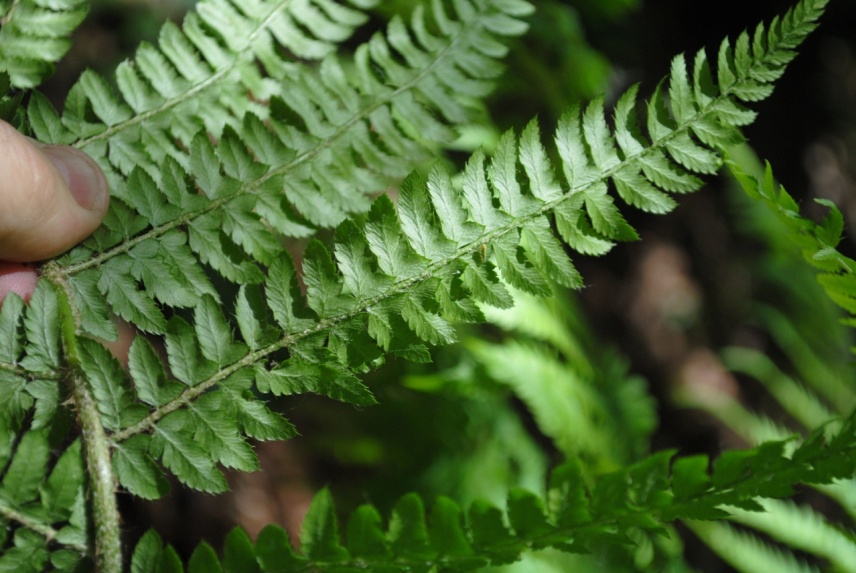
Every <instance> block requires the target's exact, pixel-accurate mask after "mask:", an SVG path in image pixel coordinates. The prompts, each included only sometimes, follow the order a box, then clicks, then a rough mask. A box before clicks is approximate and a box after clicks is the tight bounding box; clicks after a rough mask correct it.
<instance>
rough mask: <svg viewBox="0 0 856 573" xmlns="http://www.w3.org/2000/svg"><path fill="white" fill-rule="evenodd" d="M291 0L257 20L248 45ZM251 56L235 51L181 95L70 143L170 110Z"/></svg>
mask: <svg viewBox="0 0 856 573" xmlns="http://www.w3.org/2000/svg"><path fill="white" fill-rule="evenodd" d="M292 1H293V0H282V2H280V3H279V4H277V5H274V7H273V8H272V9H271V11H270V13H269V14H268V15H267V16H265V17H264V18H263V19H262V20H260V21H259V25H258V26H257V27H256V29H255V30H253V31H252V33H251V34H250V35H249V38H248V42H247V43H248V45H252V41H253V39H255V38H256V36H258V34H259V33H261V32H262V31H265V30H267V26H268V24H269V22H270V20H271V18H273V17H274V16H276V14H277V13H278V12H279V11H280V10H284V9H285V8H286V7H287V6H288V4H291V3H292ZM253 57H254V53H253V51H252V50H251V49H247V50H246V51H244V52H239V53H236V54H235V58H234V59H233V60H232V61H231V62H229V63H228V64H226V65H223V66H222V67H220V69H218V70H216V71H215V72H214V73H213V74H212V75H211V76H209V77H208V78H206V79H205V80H203V81H201V82H199V83H198V84H196V85H195V86H193V87H191V88H190V89H189V90H187V91H186V92H184V93H182V94H181V95H179V96H177V97H175V98H172V99H167V100H166V101H164V102H163V103H162V104H161V105H160V106H158V107H157V108H154V109H150V110H148V111H144V112H143V113H141V114H139V115H136V114H135V115H134V116H133V117H131V118H130V119H127V120H125V121H122V122H119V123H117V124H115V125H111V126H108V127H107V129H105V130H104V131H102V132H101V133H99V134H97V135H93V136H90V137H87V138H84V139H80V140H78V141H76V142H74V143H73V144H72V145H73V146H74V147H77V148H78V149H82V148H84V147H85V146H87V145H89V144H91V143H94V142H96V141H100V140H104V139H108V138H110V137H111V136H113V135H115V134H116V133H118V132H120V131H123V130H125V129H129V128H131V127H133V126H135V125H139V124H141V123H143V122H145V121H146V120H148V119H150V118H152V117H154V116H156V115H158V114H160V113H163V112H165V111H168V110H170V109H172V108H174V107H176V106H178V105H181V104H182V103H184V102H185V101H188V100H190V99H191V98H192V97H193V96H195V95H196V94H198V93H200V92H202V91H203V90H205V89H206V88H208V87H210V86H212V85H213V84H215V83H216V82H217V81H218V80H220V79H221V78H222V77H223V76H225V75H227V74H228V73H230V72H231V71H232V70H234V69H235V68H237V67H238V65H239V64H240V63H242V62H244V61H246V60H248V59H251V58H253ZM179 73H181V72H179Z"/></svg>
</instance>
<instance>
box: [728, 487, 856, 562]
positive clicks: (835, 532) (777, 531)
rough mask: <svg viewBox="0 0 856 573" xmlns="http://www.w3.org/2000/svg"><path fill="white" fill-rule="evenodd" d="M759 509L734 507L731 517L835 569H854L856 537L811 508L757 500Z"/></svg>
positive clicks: (789, 503) (791, 503) (776, 501)
mask: <svg viewBox="0 0 856 573" xmlns="http://www.w3.org/2000/svg"><path fill="white" fill-rule="evenodd" d="M758 503H759V504H760V505H761V506H762V507H763V508H764V510H763V511H762V512H756V511H745V510H742V509H735V510H733V511H732V514H731V517H730V520H731V521H734V522H736V523H740V524H741V525H746V526H748V527H752V528H753V529H755V530H757V531H760V532H762V533H766V534H767V535H769V536H770V537H772V538H773V539H775V540H777V541H780V542H782V543H785V544H787V545H788V546H789V547H792V548H794V549H798V550H801V551H805V552H807V553H810V554H812V555H816V556H818V557H821V558H823V559H824V560H826V561H828V562H830V563H831V564H832V565H833V567H834V568H835V570H836V571H847V572H853V571H856V538H854V536H853V533H852V532H848V531H845V530H842V529H840V528H838V527H836V526H833V525H832V524H830V523H829V522H828V521H827V520H826V519H825V518H824V517H823V516H822V515H820V514H819V513H817V512H815V511H814V510H812V509H810V508H808V507H804V506H797V505H796V504H794V503H793V502H789V501H779V500H771V499H765V500H759V502H758Z"/></svg>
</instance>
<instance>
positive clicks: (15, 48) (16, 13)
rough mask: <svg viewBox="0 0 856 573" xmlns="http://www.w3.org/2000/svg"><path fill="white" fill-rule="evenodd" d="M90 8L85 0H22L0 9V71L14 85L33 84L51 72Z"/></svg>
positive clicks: (26, 85) (32, 85)
mask: <svg viewBox="0 0 856 573" xmlns="http://www.w3.org/2000/svg"><path fill="white" fill-rule="evenodd" d="M88 11H89V3H88V2H86V1H85V0H53V1H51V2H39V1H37V0H21V1H20V2H7V3H5V4H4V5H3V9H2V11H0V71H3V72H6V73H7V74H9V77H10V79H11V83H12V85H13V86H16V87H19V88H32V87H35V86H37V85H39V84H40V83H41V82H42V81H43V80H44V79H45V78H46V77H47V76H49V75H50V74H52V73H53V69H54V64H55V63H56V62H58V61H59V60H60V58H62V57H63V56H64V55H65V53H66V52H68V49H69V48H70V47H71V40H70V39H69V36H71V33H72V32H73V31H74V30H75V29H76V28H77V27H78V26H79V25H80V23H81V22H83V19H84V18H85V17H86V14H87V12H88Z"/></svg>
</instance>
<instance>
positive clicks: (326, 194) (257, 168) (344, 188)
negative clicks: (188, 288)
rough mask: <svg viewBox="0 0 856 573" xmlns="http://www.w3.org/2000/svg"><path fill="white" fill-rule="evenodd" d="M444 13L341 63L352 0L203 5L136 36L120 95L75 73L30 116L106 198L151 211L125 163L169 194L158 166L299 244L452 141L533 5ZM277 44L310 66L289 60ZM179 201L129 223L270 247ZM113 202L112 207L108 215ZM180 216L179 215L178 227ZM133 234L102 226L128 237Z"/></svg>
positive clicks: (379, 38)
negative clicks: (93, 173) (192, 226)
mask: <svg viewBox="0 0 856 573" xmlns="http://www.w3.org/2000/svg"><path fill="white" fill-rule="evenodd" d="M374 3H375V2H374V1H366V0H362V1H360V2H351V3H350V4H356V5H358V6H357V7H366V6H369V5H372V4H374ZM454 6H455V9H456V12H455V13H447V9H446V8H445V7H444V5H443V4H442V3H440V2H434V3H433V4H432V7H431V8H429V9H426V8H425V7H424V6H422V5H419V6H418V7H417V8H416V9H415V10H414V13H413V16H412V22H411V26H410V27H409V28H408V27H407V26H405V24H404V23H403V21H402V20H401V19H399V18H394V19H393V20H392V21H391V22H390V24H389V28H388V30H387V31H386V33H385V34H382V33H377V34H375V35H374V36H373V37H372V39H371V40H369V41H368V42H366V43H364V44H362V45H361V46H359V47H358V48H357V50H356V52H355V55H354V61H353V62H347V61H344V59H343V58H341V57H339V56H337V55H335V54H334V53H333V51H334V48H335V45H336V43H339V42H341V41H343V40H344V39H346V38H347V37H348V36H350V34H351V33H352V32H353V31H354V29H355V28H356V27H357V26H358V25H360V24H362V23H363V22H364V21H365V20H366V16H365V14H363V13H362V12H361V11H360V10H357V9H356V7H351V6H348V5H347V4H345V3H333V2H330V1H329V0H300V1H290V0H265V1H260V2H253V3H246V2H239V3H234V4H233V3H230V2H228V1H226V0H216V1H215V0H205V1H203V2H200V3H199V5H198V7H197V9H196V12H193V13H191V14H189V15H188V16H187V18H186V19H185V22H184V24H183V27H182V28H181V29H179V28H178V27H177V26H176V25H174V24H171V23H167V24H166V25H165V26H164V27H163V29H162V30H161V34H160V46H159V47H158V48H155V47H153V46H150V45H146V44H144V45H143V46H141V47H140V49H139V50H138V53H137V55H136V57H135V59H134V60H132V61H128V62H125V63H123V64H121V65H120V66H119V67H118V69H117V70H116V83H117V85H118V88H119V92H118V94H117V93H115V92H114V91H113V89H112V88H111V87H110V85H109V84H108V82H107V81H106V80H104V79H103V78H101V77H99V76H97V75H96V74H94V73H92V72H86V73H84V74H83V76H82V77H81V79H80V80H79V82H78V83H77V84H76V85H75V86H74V87H73V88H72V90H71V92H70V93H69V96H68V100H67V101H66V104H65V111H64V113H63V115H62V117H61V118H60V116H58V115H57V113H56V112H55V111H54V110H53V109H52V108H51V106H50V105H49V104H48V103H47V101H46V100H45V99H44V98H42V97H35V98H34V99H33V102H32V103H31V105H30V109H29V117H30V121H31V124H32V128H33V130H34V132H35V133H36V135H37V136H38V137H39V138H40V139H42V140H44V141H49V142H55V143H59V142H62V143H69V144H74V145H76V146H77V147H79V148H81V149H83V150H84V151H86V152H87V153H88V154H89V155H91V156H92V157H94V158H95V159H96V160H97V161H98V162H99V163H100V164H101V165H102V167H103V168H104V169H105V171H106V172H107V174H108V179H110V181H111V184H112V185H111V187H112V188H113V190H114V196H116V197H118V198H119V199H121V200H122V202H123V203H125V205H127V206H130V207H132V208H134V209H135V210H137V211H138V212H140V214H142V215H151V213H147V212H146V211H140V201H144V200H149V201H151V200H152V199H154V198H157V199H159V202H160V203H163V202H164V200H163V199H162V198H160V197H158V196H155V197H153V196H151V195H148V196H147V195H145V194H144V193H143V192H142V191H141V190H139V189H138V188H137V185H136V184H135V182H136V181H138V179H137V178H138V177H142V175H141V174H140V173H136V172H137V171H141V172H145V173H146V174H148V176H149V177H150V178H151V179H152V180H153V181H154V182H156V183H158V184H161V185H163V186H165V187H167V188H174V187H178V188H179V189H180V188H181V186H180V185H178V186H177V185H176V182H174V181H172V180H171V179H166V180H163V178H162V175H161V174H162V172H163V167H164V162H165V161H166V160H168V159H169V160H174V161H175V162H177V163H178V165H180V166H181V168H182V170H187V169H189V170H190V171H191V172H192V174H193V176H194V178H195V179H196V180H197V182H198V185H199V187H200V188H201V189H203V190H205V192H206V193H207V194H208V197H209V198H211V199H214V198H216V199H219V200H220V202H222V203H230V204H231V203H233V202H234V203H235V204H236V205H235V208H233V209H232V211H233V212H236V213H238V214H244V213H245V214H246V215H244V216H243V219H242V220H240V221H235V222H234V224H235V225H236V226H238V227H240V226H241V224H242V223H246V222H247V220H249V223H252V226H251V227H252V231H247V233H248V234H249V235H250V236H252V234H253V233H254V232H256V231H258V232H259V233H261V234H262V235H263V236H264V235H268V234H269V230H268V229H270V228H271V227H272V228H274V229H276V230H277V231H278V232H280V233H282V234H285V235H286V236H293V237H305V236H308V235H310V234H311V233H312V229H313V227H314V226H322V227H332V226H335V225H337V224H338V223H340V222H342V221H343V220H344V219H345V217H346V215H347V214H352V213H361V212H364V211H365V210H366V209H367V207H368V202H367V199H366V197H365V195H366V194H368V193H378V192H380V191H382V190H383V189H385V188H386V187H387V186H388V185H389V184H390V183H391V182H393V181H395V180H400V179H401V178H402V177H403V176H404V175H406V174H407V172H408V171H409V170H410V169H412V168H413V167H414V166H415V164H416V162H417V161H419V160H424V159H426V158H427V157H429V156H430V154H429V152H430V151H431V150H432V149H433V148H435V147H436V146H437V145H438V144H440V143H446V142H448V141H450V139H451V136H452V134H453V131H452V129H450V128H451V127H453V126H455V125H458V124H461V123H462V122H464V121H467V120H469V119H470V117H471V115H472V114H471V113H470V112H469V111H468V108H467V106H468V103H467V102H468V101H470V100H471V99H472V98H474V97H481V96H483V95H485V94H486V93H487V92H488V91H489V90H490V88H491V86H492V85H493V82H492V80H493V79H494V78H495V77H496V76H497V75H498V74H499V72H500V71H501V66H500V65H499V63H498V62H497V59H498V58H500V57H501V56H503V55H504V54H505V52H506V50H507V49H506V48H505V46H504V45H503V44H502V43H501V41H500V40H501V39H502V38H503V37H504V36H513V35H517V34H520V33H521V32H522V31H524V30H525V28H526V26H525V24H524V23H523V22H521V21H520V20H519V19H518V17H519V16H522V15H525V14H528V13H529V12H530V11H531V6H529V4H527V3H525V2H523V1H520V0H515V1H513V2H492V1H489V0H478V1H472V0H467V1H463V2H456V3H454ZM435 29H436V31H435ZM309 34H311V35H312V37H309V36H308V35H309ZM284 53H287V54H294V55H295V56H297V57H300V58H303V59H317V60H321V61H320V64H319V65H317V66H314V67H312V66H308V65H307V64H306V63H305V62H301V63H300V64H298V63H296V62H293V61H290V60H289V58H288V57H286V56H284V55H283V54H284ZM401 62H403V63H401ZM248 96H249V97H248ZM435 113H439V114H440V115H441V116H442V117H440V118H437V117H434V114H435ZM208 139H212V140H216V141H217V142H218V145H217V148H216V151H215V150H214V149H213V148H212V149H198V145H197V140H202V141H207V140H208ZM248 147H249V149H247V148H248ZM219 170H224V171H223V175H225V177H222V176H219V175H217V173H216V172H217V171H219ZM128 178H130V181H129V182H128V183H127V184H126V183H125V180H126V179H128ZM129 186H130V188H127V187H129ZM212 186H213V188H212ZM175 192H178V189H176V191H175ZM170 198H172V197H170ZM125 205H123V206H122V207H124V206H125ZM218 206H219V205H218ZM181 207H182V209H181V211H175V210H174V209H173V210H167V212H165V213H160V215H161V217H157V218H155V219H152V218H151V217H146V218H145V219H143V220H141V221H136V222H135V224H141V225H146V226H148V225H151V226H153V227H155V228H158V227H163V226H165V225H168V226H169V227H170V228H171V227H172V226H173V225H182V224H185V223H186V222H187V221H188V220H196V219H203V220H205V221H206V222H207V225H208V226H207V227H204V228H205V229H208V230H209V232H208V233H207V234H205V238H204V242H206V243H211V242H212V239H213V244H215V245H217V248H218V249H220V250H222V249H223V248H225V249H226V251H227V252H228V251H229V246H230V245H229V244H227V245H219V243H220V242H221V241H219V240H217V235H216V233H213V235H214V236H213V237H211V236H209V235H211V234H212V233H211V232H210V229H211V228H221V227H223V226H225V227H226V229H227V234H228V238H229V239H230V240H229V243H231V242H232V241H234V243H235V244H236V245H237V247H236V246H232V250H234V249H235V248H238V249H240V248H241V247H242V248H244V249H250V250H251V254H252V255H254V256H255V255H258V252H255V251H253V249H262V248H264V247H268V248H271V245H270V244H269V243H270V241H267V242H265V241H262V242H261V244H258V245H249V244H248V243H249V242H251V241H252V240H251V239H249V238H248V237H247V235H244V234H242V235H241V236H235V233H234V232H231V227H230V224H229V223H230V222H229V221H226V222H222V221H219V220H217V217H214V219H215V220H213V221H212V220H211V218H212V217H213V216H212V215H208V217H205V215H206V213H208V209H205V208H204V204H199V203H197V204H194V205H181ZM117 211H118V212H117ZM123 211H124V209H121V208H119V209H115V210H114V212H116V215H117V216H119V217H122V213H123ZM193 211H195V212H193ZM250 213H252V214H251V215H250ZM179 214H181V215H182V216H183V220H178V221H177V220H176V218H177V217H178V215H179ZM259 218H263V219H264V220H265V224H264V225H261V224H260V223H259V222H258V219H259ZM170 223H172V225H170ZM199 224H200V225H201V226H204V224H205V223H203V222H200V223H199ZM139 230H140V229H137V228H136V227H131V228H130V229H129V228H128V227H127V226H123V227H122V228H121V229H116V228H114V229H113V231H114V233H116V232H119V233H121V232H122V231H124V232H126V233H128V232H130V235H131V236H132V235H134V234H137V233H138V232H139ZM161 232H163V231H161ZM201 232H203V234H204V231H201ZM108 236H109V235H108ZM120 238H129V237H128V236H123V235H121V234H120ZM115 243H116V240H115V239H113V238H112V237H111V238H110V239H107V240H105V237H102V239H101V240H98V239H95V240H93V241H92V242H90V243H89V245H90V247H91V248H92V249H93V250H96V251H102V250H104V249H106V248H109V247H111V246H113V245H114V244H115ZM211 250H214V249H211ZM202 256H203V258H204V259H205V260H206V261H209V262H210V263H211V264H213V265H214V266H215V268H216V269H217V270H218V271H220V272H222V273H224V274H226V275H227V276H228V277H229V278H232V279H233V280H235V273H240V271H239V270H237V269H232V267H233V266H239V265H234V264H233V265H228V258H226V260H220V259H223V257H217V255H215V254H212V253H209V252H207V251H206V253H205V254H204V255H202ZM218 263H219V264H218ZM230 270H231V272H229V271H230ZM246 273H247V271H246V270H244V272H243V273H242V276H246ZM252 276H253V277H255V278H257V275H255V274H253V275H252Z"/></svg>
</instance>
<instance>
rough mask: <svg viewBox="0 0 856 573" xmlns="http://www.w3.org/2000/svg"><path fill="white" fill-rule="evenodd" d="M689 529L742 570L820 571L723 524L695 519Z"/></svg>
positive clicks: (772, 572)
mask: <svg viewBox="0 0 856 573" xmlns="http://www.w3.org/2000/svg"><path fill="white" fill-rule="evenodd" d="M689 526H690V529H692V531H693V532H694V533H695V534H696V535H698V536H699V537H701V539H702V540H704V542H705V543H706V544H707V545H709V546H710V547H712V548H713V549H714V551H716V552H717V553H718V554H719V555H720V556H721V557H722V558H723V559H724V560H725V561H727V562H728V563H729V564H730V565H732V566H733V567H734V568H735V569H737V570H738V571H741V572H743V573H820V569H818V568H817V567H816V566H814V565H810V564H808V563H806V562H805V561H802V560H800V559H797V558H796V557H795V556H794V555H793V554H791V553H788V552H786V551H782V550H781V549H777V548H775V547H772V546H771V545H769V544H767V543H765V542H763V541H761V540H760V539H759V538H757V537H756V536H754V535H752V534H750V533H744V532H738V531H737V530H735V529H734V528H733V527H730V526H728V525H725V524H723V523H704V522H695V523H691V524H689Z"/></svg>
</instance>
